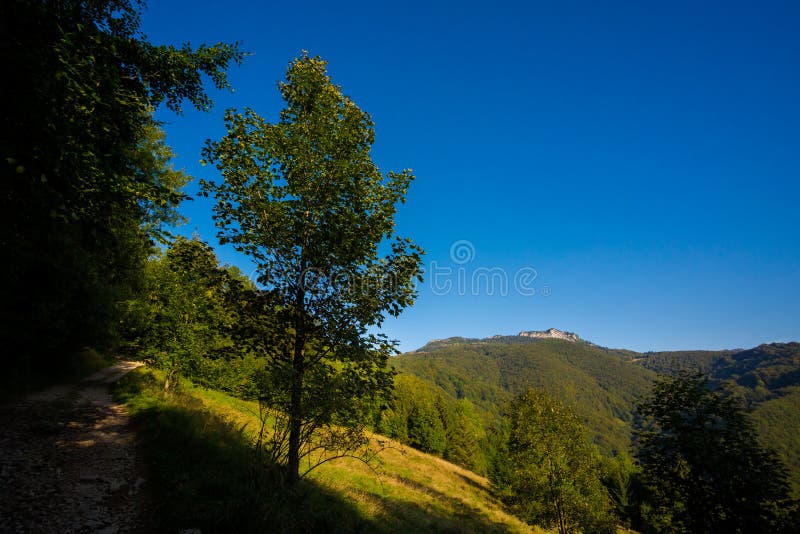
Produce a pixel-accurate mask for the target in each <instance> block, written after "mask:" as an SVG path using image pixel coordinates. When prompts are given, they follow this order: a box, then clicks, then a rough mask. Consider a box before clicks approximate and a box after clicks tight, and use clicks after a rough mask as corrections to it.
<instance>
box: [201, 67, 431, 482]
mask: <svg viewBox="0 0 800 534" xmlns="http://www.w3.org/2000/svg"><path fill="white" fill-rule="evenodd" d="M280 92H281V95H282V97H283V100H284V102H285V104H286V105H285V108H284V109H283V110H282V111H281V113H280V118H279V120H278V122H276V123H269V122H267V121H266V120H264V119H263V118H261V117H260V116H259V115H258V114H256V112H255V111H253V110H246V111H245V112H244V113H238V112H236V111H235V110H229V111H228V112H227V113H226V118H225V124H226V127H227V134H226V135H225V136H224V137H223V138H222V139H220V140H219V141H210V142H209V143H208V144H207V146H206V148H205V150H204V157H205V158H206V159H207V160H208V161H209V162H211V163H214V164H215V165H216V166H217V168H218V169H219V170H220V171H221V174H222V176H223V178H224V180H223V181H221V182H204V183H203V187H204V194H206V195H213V196H214V197H215V198H216V205H215V208H214V214H215V215H214V217H215V220H216V224H217V227H218V228H219V234H218V235H219V238H220V241H221V243H223V244H224V243H231V244H232V245H233V246H234V247H235V248H236V249H237V250H239V251H241V252H243V253H245V254H247V255H248V256H249V257H250V258H251V259H252V260H253V261H254V262H255V264H256V266H257V269H258V283H259V284H260V285H261V287H262V288H263V292H264V294H265V295H267V296H268V297H269V299H270V301H271V302H272V308H271V309H272V311H271V312H270V320H271V321H274V328H271V329H270V330H269V331H265V332H264V333H263V343H262V344H261V347H260V349H261V352H262V354H263V355H264V356H266V357H268V358H269V359H270V361H271V366H270V373H271V375H270V378H269V382H270V384H271V386H270V388H269V399H268V402H269V404H270V405H271V407H273V408H275V409H276V410H278V411H279V412H280V413H281V414H285V416H286V420H285V425H286V427H285V429H283V428H280V427H281V425H280V424H279V425H278V429H277V430H276V433H275V439H274V440H273V441H274V442H273V444H272V445H273V450H274V451H278V452H279V453H280V454H279V455H278V456H280V457H281V458H279V459H280V460H282V461H285V462H286V466H287V473H288V477H289V480H290V481H291V482H292V483H293V482H294V481H296V480H297V479H298V477H299V472H300V461H301V459H303V458H304V459H306V460H308V461H309V462H310V463H309V467H308V469H311V468H313V466H314V465H317V464H318V463H319V462H322V461H325V458H326V457H325V456H324V455H325V454H326V453H328V452H331V451H332V450H333V449H338V450H339V451H342V450H347V449H348V446H349V445H346V443H350V444H352V445H353V446H359V445H360V444H363V437H360V436H361V435H360V433H359V432H355V433H351V434H348V437H345V435H344V434H339V438H341V439H339V438H336V439H334V436H337V432H339V431H340V430H341V431H342V432H345V431H347V432H351V431H352V430H353V429H357V428H359V425H360V424H363V423H362V422H363V421H364V420H365V418H367V416H368V415H369V412H370V411H371V410H372V409H373V408H374V406H375V405H376V404H377V405H383V404H385V403H386V402H387V401H388V399H389V392H390V390H391V387H392V373H391V371H390V370H389V369H388V368H387V366H386V363H387V357H388V355H389V354H391V353H392V352H393V351H395V343H394V342H393V341H391V340H389V339H387V338H386V336H385V335H383V334H378V333H374V330H371V328H373V327H376V326H380V325H381V324H382V322H383V320H384V317H385V316H386V315H397V314H399V313H400V312H401V310H402V309H403V308H405V307H406V306H408V305H410V304H412V303H413V301H414V297H415V295H416V288H415V279H417V278H419V277H420V264H421V253H422V251H421V249H420V248H419V247H417V246H416V245H415V244H414V243H413V242H412V241H411V240H410V239H403V238H400V237H398V236H396V235H395V231H394V215H395V210H396V206H397V204H399V203H401V202H403V201H404V198H405V194H406V191H407V190H408V187H409V185H410V183H411V181H412V180H413V178H414V176H413V175H412V173H411V171H409V170H405V171H402V172H388V173H387V174H386V176H384V175H383V174H382V173H381V172H380V170H379V169H378V167H377V166H376V165H375V164H374V163H373V161H372V158H371V156H370V149H371V146H372V144H373V142H374V126H373V123H372V120H371V118H370V116H369V114H367V113H365V112H364V111H362V110H361V109H359V108H358V106H356V104H355V103H354V102H353V101H352V100H350V98H348V97H346V96H345V95H344V94H343V93H342V91H341V88H340V87H338V86H337V85H335V84H333V83H332V82H331V79H330V77H329V76H328V74H327V70H326V62H325V61H323V60H322V59H320V58H318V57H310V56H308V55H307V54H305V53H304V54H303V56H302V57H300V58H298V59H296V60H295V61H293V62H292V63H291V64H290V65H289V67H288V69H287V72H286V81H284V82H282V83H281V84H280ZM381 247H386V249H387V250H388V253H386V254H385V255H381V254H380V252H381V251H382V250H383V249H382V248H381ZM323 428H324V432H321V430H322V429H323ZM284 430H285V432H284ZM315 436H316V438H315ZM323 437H324V438H323ZM314 439H317V440H318V441H317V442H314ZM284 440H285V443H284ZM319 440H322V441H321V442H320V441H319ZM318 453H321V454H322V456H315V455H317V454H318ZM312 457H314V458H315V459H314V460H312ZM306 471H307V470H306Z"/></svg>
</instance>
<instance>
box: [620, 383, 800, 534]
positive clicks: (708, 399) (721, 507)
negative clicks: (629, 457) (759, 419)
mask: <svg viewBox="0 0 800 534" xmlns="http://www.w3.org/2000/svg"><path fill="white" fill-rule="evenodd" d="M638 412H639V414H640V415H641V416H642V420H641V422H640V423H639V425H638V428H637V430H636V437H637V441H638V453H637V455H638V459H639V462H640V463H641V464H642V468H643V473H644V476H645V480H646V482H647V483H648V485H649V488H650V492H651V494H652V498H651V501H652V506H653V509H652V510H651V512H650V517H649V518H648V519H649V522H650V523H651V524H652V525H653V527H654V528H656V529H660V530H664V531H669V532H775V531H777V530H779V526H780V525H779V519H780V517H779V516H780V513H779V510H780V507H781V505H782V504H786V502H787V497H788V486H787V483H786V471H785V468H784V467H783V466H782V465H781V463H780V461H779V460H778V458H777V456H776V455H775V453H774V452H773V451H771V450H769V449H765V448H764V447H762V446H761V445H760V444H759V442H758V439H757V435H756V432H755V430H754V427H753V425H752V423H751V422H750V420H749V419H748V418H747V416H746V415H745V413H744V412H743V410H742V408H741V407H740V406H739V405H737V401H736V399H735V398H733V397H732V396H727V395H724V394H723V392H721V391H718V390H712V389H711V388H710V387H709V385H708V377H707V376H705V375H702V374H700V373H696V372H687V371H683V372H680V373H678V374H677V376H675V377H667V378H661V379H659V380H658V381H657V382H656V383H655V385H654V386H653V390H652V392H651V393H650V394H649V395H648V396H647V397H646V398H644V399H643V400H642V402H641V403H640V404H639V406H638Z"/></svg>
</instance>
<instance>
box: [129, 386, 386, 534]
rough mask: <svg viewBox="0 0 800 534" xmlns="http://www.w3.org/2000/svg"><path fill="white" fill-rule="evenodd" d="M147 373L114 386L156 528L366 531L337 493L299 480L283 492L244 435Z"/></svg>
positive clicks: (274, 473)
mask: <svg viewBox="0 0 800 534" xmlns="http://www.w3.org/2000/svg"><path fill="white" fill-rule="evenodd" d="M160 386H161V384H160V383H159V380H158V379H157V378H156V376H155V375H154V374H153V372H152V371H134V372H132V373H130V374H129V375H127V376H126V377H125V378H123V379H122V380H121V381H120V382H119V383H118V384H117V385H116V387H115V391H114V393H115V395H116V397H117V399H119V400H120V401H122V402H125V403H126V404H127V406H128V409H129V411H130V413H131V418H132V421H133V423H134V425H135V427H136V430H137V433H138V436H139V442H140V443H139V446H140V450H141V453H142V455H143V456H144V459H145V460H146V461H147V464H148V465H147V471H148V474H149V480H148V481H147V485H146V488H147V490H148V491H149V493H150V496H151V500H152V502H153V503H154V504H153V506H152V511H151V512H152V516H153V517H152V518H150V521H149V523H150V524H149V525H148V528H149V529H152V530H155V531H161V532H176V531H179V530H183V529H199V530H201V531H202V532H204V533H206V532H341V531H350V532H362V531H363V532H370V531H374V530H375V529H374V528H373V527H371V526H370V525H369V524H368V522H367V521H366V520H365V519H364V518H362V517H361V516H360V514H359V512H358V511H357V510H356V509H355V508H354V507H353V506H351V505H350V504H349V503H347V502H344V501H343V500H342V499H341V498H340V497H339V496H337V495H335V494H333V493H331V492H330V491H327V490H325V489H323V488H320V487H318V486H317V485H315V484H313V483H311V482H307V481H303V482H301V483H300V484H299V486H298V487H296V488H294V489H293V490H291V491H289V490H287V489H286V488H285V487H284V486H283V484H282V482H281V477H280V470H279V469H277V468H275V467H274V466H268V465H263V464H262V465H260V466H259V464H258V463H257V461H256V459H255V457H254V454H253V447H252V443H251V440H250V439H249V438H248V437H247V435H246V434H245V433H244V428H238V427H236V426H235V425H233V424H232V423H231V422H229V421H227V420H225V419H224V418H222V417H220V416H219V415H216V414H214V413H211V412H210V411H208V410H207V409H205V408H204V407H203V405H202V403H201V402H200V401H198V400H197V399H195V398H193V397H191V396H189V395H183V394H180V393H174V394H170V395H165V394H164V393H163V392H162V391H161V387H160Z"/></svg>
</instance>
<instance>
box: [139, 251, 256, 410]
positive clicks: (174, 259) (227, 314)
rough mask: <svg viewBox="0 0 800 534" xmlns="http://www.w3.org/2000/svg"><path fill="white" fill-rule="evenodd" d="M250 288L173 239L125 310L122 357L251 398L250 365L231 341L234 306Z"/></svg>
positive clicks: (207, 255) (172, 377)
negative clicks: (126, 355) (125, 352)
mask: <svg viewBox="0 0 800 534" xmlns="http://www.w3.org/2000/svg"><path fill="white" fill-rule="evenodd" d="M253 289H254V288H253V287H252V284H250V283H249V281H247V280H246V279H244V278H243V277H242V276H241V275H240V274H239V273H238V271H237V270H234V269H232V268H223V267H220V266H219V264H218V261H217V258H216V256H215V255H214V252H213V250H212V249H211V247H209V246H208V245H207V244H206V243H203V242H202V241H199V240H197V239H192V240H187V239H185V238H178V239H177V240H175V241H174V242H173V243H172V245H171V246H170V247H169V248H168V249H167V250H166V251H165V252H164V253H163V254H162V255H161V256H157V257H155V258H153V259H152V260H151V261H150V262H149V263H148V265H147V267H146V270H145V282H144V287H143V289H142V292H141V295H140V296H139V298H137V299H135V300H132V301H130V302H129V303H128V313H127V324H128V328H129V331H128V332H127V336H126V337H127V338H128V339H130V340H131V341H130V346H129V347H128V350H129V351H131V352H133V353H135V354H137V355H140V356H142V357H146V358H149V359H151V360H152V361H153V362H154V363H155V364H156V365H157V366H158V367H160V368H162V369H164V370H166V371H167V375H166V376H167V383H166V384H165V386H166V388H167V389H169V386H170V385H171V384H174V383H175V381H176V380H177V377H178V376H187V377H191V378H192V379H193V380H195V381H196V382H199V383H201V384H205V385H209V386H211V387H216V388H218V389H223V390H226V391H230V392H232V393H235V394H238V395H240V396H250V397H253V396H255V390H256V386H255V381H254V376H253V375H254V374H255V373H256V369H258V365H259V364H258V362H256V361H255V358H254V357H253V356H252V355H250V354H248V353H247V352H245V351H243V350H242V348H241V347H238V346H237V345H236V344H235V342H234V337H233V336H234V330H235V326H236V320H237V316H238V311H239V300H240V299H241V298H242V296H243V295H244V294H245V293H246V292H248V291H252V290H253Z"/></svg>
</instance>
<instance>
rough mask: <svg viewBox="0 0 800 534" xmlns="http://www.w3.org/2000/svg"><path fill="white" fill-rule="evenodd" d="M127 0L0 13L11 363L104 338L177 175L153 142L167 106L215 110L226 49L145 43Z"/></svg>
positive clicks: (44, 4)
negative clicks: (156, 116) (158, 113)
mask: <svg viewBox="0 0 800 534" xmlns="http://www.w3.org/2000/svg"><path fill="white" fill-rule="evenodd" d="M141 6H142V4H141V3H140V2H138V1H136V0H114V1H110V0H66V1H61V0H59V1H55V0H41V1H40V0H16V1H13V2H6V3H4V4H3V7H2V8H0V9H2V11H1V12H0V18H2V20H3V28H4V30H3V34H2V37H1V38H2V43H0V57H2V60H3V64H4V65H5V68H6V70H7V72H9V73H13V74H12V75H9V76H7V77H6V79H5V80H4V82H3V85H4V90H5V99H6V104H5V105H4V106H3V108H2V132H1V133H0V152H2V161H0V173H2V180H1V182H2V185H0V203H2V205H1V206H0V246H2V250H3V257H5V258H13V259H14V261H9V262H3V263H2V267H1V269H2V271H0V274H1V275H2V278H3V280H4V284H3V289H2V295H0V301H1V302H2V313H1V314H0V329H2V341H3V344H4V347H5V348H6V350H7V353H9V354H14V355H15V358H17V359H18V360H19V361H18V362H17V364H18V366H21V367H25V366H29V365H31V364H32V363H36V362H37V360H43V361H44V362H45V363H46V364H48V365H50V364H52V363H53V362H55V361H58V359H59V358H60V357H61V355H62V354H64V352H69V351H70V350H72V349H75V348H78V347H81V346H83V345H97V344H102V343H108V342H109V341H110V340H111V339H113V337H114V329H115V324H116V321H115V319H114V317H115V315H114V314H115V311H116V304H117V303H118V302H119V301H121V300H124V298H125V297H126V295H127V294H129V293H130V292H131V291H132V290H133V288H135V286H136V285H137V284H138V283H139V281H140V274H141V270H142V266H143V263H144V260H145V258H146V257H147V255H148V254H149V253H150V251H151V241H152V240H153V239H157V238H158V237H160V236H162V235H163V234H162V231H163V228H162V226H161V225H160V221H167V222H169V221H170V220H174V217H175V213H174V211H173V209H174V207H175V206H177V204H178V202H180V201H181V200H182V199H183V198H184V195H183V194H182V193H181V192H180V186H181V185H183V181H184V179H183V178H182V177H181V176H179V175H176V174H175V173H172V172H170V171H169V167H168V163H167V162H168V159H169V153H168V151H165V150H164V149H163V147H164V145H163V139H162V138H161V137H160V134H159V133H154V129H155V128H157V124H156V123H155V122H154V120H153V118H152V111H153V110H154V109H155V108H156V107H157V106H159V105H160V104H162V103H164V104H165V105H166V106H167V107H169V108H170V109H173V110H175V111H180V110H181V106H182V105H183V103H184V102H189V103H190V104H191V105H193V106H194V107H196V108H198V109H200V110H206V109H208V108H209V107H210V105H211V99H210V97H209V96H208V94H207V93H206V91H205V89H204V83H203V78H204V76H207V77H208V78H209V79H210V80H211V81H212V82H213V83H214V85H216V87H218V88H225V87H227V86H228V84H227V79H226V74H225V73H226V69H227V68H228V67H229V66H230V65H231V64H233V63H238V62H239V61H240V60H241V59H242V56H243V54H242V52H241V51H240V50H239V49H238V47H237V45H235V44H216V45H213V46H205V45H201V46H199V47H197V48H193V47H191V46H190V45H185V46H183V47H181V48H175V47H173V46H159V45H154V44H152V43H150V42H149V41H148V40H147V39H146V38H145V37H144V36H143V35H142V34H141V32H140V30H139V10H140V8H141Z"/></svg>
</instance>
